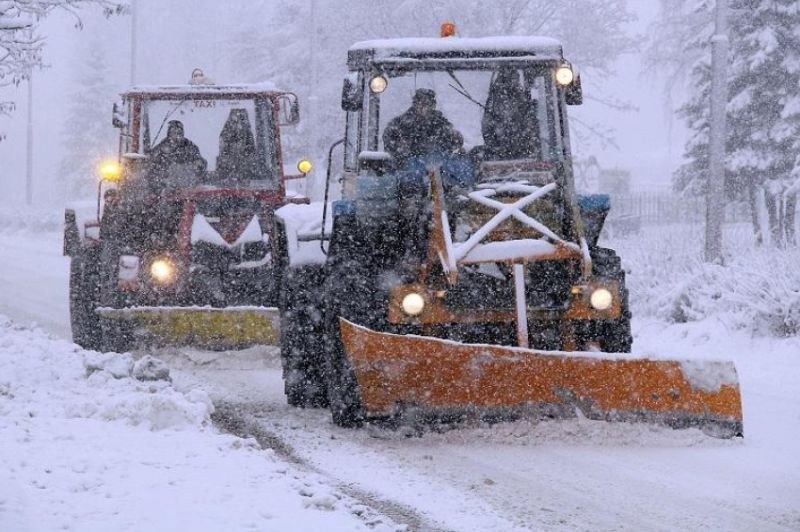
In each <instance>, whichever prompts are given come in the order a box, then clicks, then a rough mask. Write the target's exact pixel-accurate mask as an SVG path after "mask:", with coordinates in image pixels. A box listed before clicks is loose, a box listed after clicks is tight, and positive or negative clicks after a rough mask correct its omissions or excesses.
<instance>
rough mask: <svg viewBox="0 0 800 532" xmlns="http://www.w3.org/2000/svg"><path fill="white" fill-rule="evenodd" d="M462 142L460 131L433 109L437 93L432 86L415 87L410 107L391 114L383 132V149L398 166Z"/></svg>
mask: <svg viewBox="0 0 800 532" xmlns="http://www.w3.org/2000/svg"><path fill="white" fill-rule="evenodd" d="M463 143H464V138H463V137H462V136H461V133H459V132H458V131H456V130H455V128H453V124H451V123H450V121H449V120H447V118H445V116H444V115H443V114H442V112H441V111H439V110H437V109H436V93H435V92H434V91H433V90H431V89H417V91H416V92H415V93H414V97H413V98H412V101H411V107H410V108H409V109H408V110H407V111H406V112H404V113H403V114H401V115H399V116H396V117H395V118H393V119H392V120H391V121H390V122H389V124H388V125H387V126H386V129H385V130H384V132H383V146H384V149H385V150H386V151H387V152H388V153H389V155H391V156H392V157H393V158H394V160H395V161H396V163H397V166H398V167H402V166H403V165H404V164H405V163H406V162H407V161H408V160H409V159H411V158H414V157H422V156H425V155H428V154H434V153H442V154H449V153H453V152H454V151H456V150H458V149H460V148H461V147H462V145H463Z"/></svg>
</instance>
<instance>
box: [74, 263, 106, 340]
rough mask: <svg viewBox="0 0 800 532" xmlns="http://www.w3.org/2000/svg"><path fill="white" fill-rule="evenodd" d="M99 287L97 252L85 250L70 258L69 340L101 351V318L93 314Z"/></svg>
mask: <svg viewBox="0 0 800 532" xmlns="http://www.w3.org/2000/svg"><path fill="white" fill-rule="evenodd" d="M99 284H100V274H99V271H98V267H97V252H96V251H95V250H91V249H85V250H82V251H81V253H79V254H77V255H75V256H74V257H72V260H71V261H70V266H69V318H70V325H71V326H72V341H73V342H75V343H76V344H78V345H79V346H81V347H83V348H84V349H93V350H98V349H100V348H101V335H102V332H101V329H100V317H99V316H98V315H97V313H96V312H95V308H97V303H98V296H99V294H98V290H99Z"/></svg>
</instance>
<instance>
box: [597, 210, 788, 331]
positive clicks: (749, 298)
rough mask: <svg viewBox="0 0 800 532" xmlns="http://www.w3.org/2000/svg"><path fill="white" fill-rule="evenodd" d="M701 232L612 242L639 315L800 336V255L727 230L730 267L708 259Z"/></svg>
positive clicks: (743, 228)
mask: <svg viewBox="0 0 800 532" xmlns="http://www.w3.org/2000/svg"><path fill="white" fill-rule="evenodd" d="M703 242H704V234H703V228H702V227H689V226H680V225H675V226H666V227H659V228H647V229H646V230H645V231H644V232H643V233H642V234H641V235H639V236H638V237H634V238H632V239H629V240H626V241H620V242H617V243H612V247H615V246H614V244H616V248H617V249H618V251H619V252H620V255H621V256H622V261H623V265H624V266H625V268H626V269H627V270H628V271H629V273H628V287H629V289H630V292H631V306H632V311H633V315H634V316H654V317H658V318H660V319H664V320H667V321H671V322H687V321H699V320H702V319H705V318H710V317H713V318H715V319H718V320H720V321H722V322H723V323H725V324H726V325H728V326H729V327H731V328H736V329H747V330H750V331H752V332H754V333H758V334H769V335H774V336H789V335H794V334H798V333H800V249H798V248H796V247H793V248H789V249H776V248H772V247H757V246H755V245H754V243H753V236H752V230H751V229H750V228H749V226H747V225H746V224H745V225H739V226H728V227H726V234H725V239H724V242H725V250H726V258H725V264H724V265H722V266H721V265H715V264H709V263H706V262H704V261H703Z"/></svg>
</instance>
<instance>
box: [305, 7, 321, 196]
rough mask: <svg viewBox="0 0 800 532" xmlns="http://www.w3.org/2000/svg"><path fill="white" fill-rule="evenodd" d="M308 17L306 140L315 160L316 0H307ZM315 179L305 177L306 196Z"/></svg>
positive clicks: (317, 109)
mask: <svg viewBox="0 0 800 532" xmlns="http://www.w3.org/2000/svg"><path fill="white" fill-rule="evenodd" d="M309 1H310V5H309V9H310V11H311V13H310V17H309V18H310V19H311V39H310V42H309V61H308V62H309V64H310V65H311V87H310V89H309V91H308V116H309V117H310V120H309V122H308V123H309V125H310V131H309V132H308V139H309V140H308V142H309V145H310V148H309V149H310V152H311V153H309V154H308V156H309V157H311V158H312V160H315V159H316V158H317V155H318V153H317V152H318V149H319V146H318V144H319V123H320V121H319V116H318V113H319V97H318V96H317V92H318V91H317V82H318V79H319V76H318V75H317V70H318V68H317V67H318V65H317V39H318V36H317V0H309ZM322 160H323V159H322V157H320V158H319V163H320V164H319V165H317V168H322V166H321V163H322ZM316 184H317V179H316V178H315V177H306V196H308V197H309V198H312V199H313V195H314V191H315V188H316Z"/></svg>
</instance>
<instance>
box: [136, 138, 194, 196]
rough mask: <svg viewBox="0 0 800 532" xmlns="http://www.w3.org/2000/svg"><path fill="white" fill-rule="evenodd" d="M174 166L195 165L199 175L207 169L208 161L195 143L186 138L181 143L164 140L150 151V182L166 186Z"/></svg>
mask: <svg viewBox="0 0 800 532" xmlns="http://www.w3.org/2000/svg"><path fill="white" fill-rule="evenodd" d="M173 164H194V165H195V166H196V167H197V172H198V174H201V173H202V172H203V171H205V169H206V160H205V159H203V157H202V156H201V155H200V148H198V147H197V145H196V144H195V143H194V142H192V141H191V140H189V139H187V138H185V137H184V138H182V139H181V140H179V141H171V140H170V139H164V140H163V141H161V142H159V143H158V145H156V146H155V147H154V148H153V149H152V150H151V151H150V171H149V178H150V181H151V182H156V183H158V184H160V185H162V186H163V185H166V184H167V183H166V180H167V179H169V176H168V175H167V173H168V172H169V169H170V166H171V165H173Z"/></svg>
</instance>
